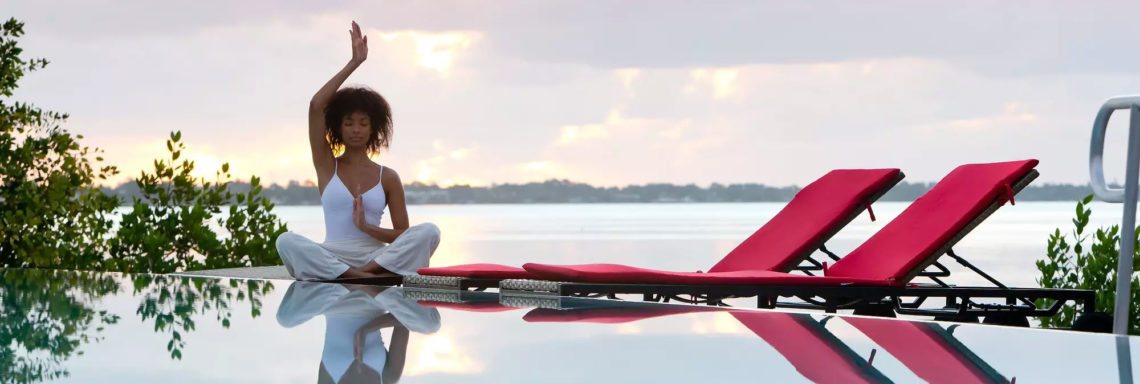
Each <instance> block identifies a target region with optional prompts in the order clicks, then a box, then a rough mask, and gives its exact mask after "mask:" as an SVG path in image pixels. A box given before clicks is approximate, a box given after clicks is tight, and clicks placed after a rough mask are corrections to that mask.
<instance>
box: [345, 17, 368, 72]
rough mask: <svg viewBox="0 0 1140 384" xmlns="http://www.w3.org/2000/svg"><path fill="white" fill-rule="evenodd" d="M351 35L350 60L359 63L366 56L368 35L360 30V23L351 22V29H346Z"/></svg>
mask: <svg viewBox="0 0 1140 384" xmlns="http://www.w3.org/2000/svg"><path fill="white" fill-rule="evenodd" d="M348 34H349V35H351V36H352V62H354V63H357V64H360V63H363V62H364V60H365V59H367V58H368V36H364V34H363V33H361V32H360V25H359V24H356V22H355V21H353V22H352V29H351V30H349V31H348Z"/></svg>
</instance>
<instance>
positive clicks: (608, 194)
mask: <svg viewBox="0 0 1140 384" xmlns="http://www.w3.org/2000/svg"><path fill="white" fill-rule="evenodd" d="M933 185H934V183H908V182H902V183H899V184H898V185H896V186H895V187H894V188H892V189H891V191H890V192H887V194H886V195H884V196H883V197H882V198H881V199H879V201H913V200H914V199H916V198H918V197H919V196H921V195H922V194H924V193H926V191H928V190H929V189H930V188H931V187H932V186H933ZM229 188H230V190H231V191H233V192H239V193H245V192H248V191H249V188H250V185H249V183H245V182H239V181H234V182H230V183H229ZM101 189H102V190H103V192H105V193H107V194H109V195H113V196H116V197H118V198H119V200H120V202H121V204H123V205H124V206H129V205H131V202H132V201H133V199H134V198H136V197H142V195H141V194H140V192H139V189H138V186H137V185H136V184H135V183H134V182H133V181H132V182H126V183H123V184H120V185H119V186H117V187H114V188H112V187H102V188H101ZM799 190H800V187H798V186H786V187H772V186H767V185H764V184H752V183H749V184H716V183H714V184H712V185H710V186H708V187H699V186H697V185H695V184H686V185H676V184H645V185H629V186H625V187H594V186H591V185H589V184H584V183H575V182H571V181H568V180H548V181H545V182H535V183H526V184H496V185H492V186H487V187H472V186H467V185H454V186H449V187H440V186H436V185H427V184H420V183H413V184H409V185H406V186H404V191H405V197H406V199H407V202H408V204H413V205H424V204H450V205H458V204H604V203H762V202H773V203H776V202H787V201H789V200H791V199H792V197H793V196H795V194H796V192H798V191H799ZM1091 193H1092V189H1091V188H1090V187H1089V186H1088V185H1075V184H1041V185H1031V186H1029V187H1027V188H1025V189H1024V190H1022V191H1021V192H1020V193H1018V194H1017V200H1018V201H1072V202H1076V201H1077V200H1080V199H1082V198H1084V197H1085V196H1088V195H1089V194H1091ZM261 194H262V196H264V197H266V198H268V199H269V200H270V201H272V202H273V203H274V204H277V205H279V206H313V205H318V206H319V205H320V195H319V193H318V192H317V187H316V186H315V185H311V183H310V184H300V183H297V182H290V183H289V184H287V185H285V186H281V185H278V184H273V185H270V186H268V187H263V189H262V192H261Z"/></svg>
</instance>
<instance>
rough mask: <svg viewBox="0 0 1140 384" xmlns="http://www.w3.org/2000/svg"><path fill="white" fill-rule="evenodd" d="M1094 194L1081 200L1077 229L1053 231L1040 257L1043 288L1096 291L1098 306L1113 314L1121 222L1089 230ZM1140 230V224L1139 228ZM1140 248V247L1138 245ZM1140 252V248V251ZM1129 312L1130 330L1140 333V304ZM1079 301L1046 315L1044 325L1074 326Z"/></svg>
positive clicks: (1137, 294) (1135, 287) (1136, 260)
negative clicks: (1063, 231) (1064, 231)
mask: <svg viewBox="0 0 1140 384" xmlns="http://www.w3.org/2000/svg"><path fill="white" fill-rule="evenodd" d="M1092 199H1093V196H1092V195H1088V196H1087V197H1085V198H1084V199H1083V200H1081V201H1078V202H1077V209H1076V217H1075V218H1073V230H1072V232H1070V233H1062V232H1061V229H1060V228H1058V229H1056V230H1054V231H1053V233H1052V234H1051V235H1049V243H1048V249H1047V252H1046V257H1045V259H1044V260H1038V261H1037V271H1038V272H1040V276H1039V277H1038V278H1037V283H1038V284H1040V285H1041V287H1042V288H1067V289H1088V290H1092V291H1094V292H1096V308H1097V309H1098V310H1100V311H1103V312H1107V313H1109V314H1112V311H1113V303H1115V302H1116V266H1117V263H1118V262H1119V260H1120V247H1119V245H1120V226H1119V225H1113V226H1110V227H1107V228H1098V229H1097V230H1096V232H1095V233H1092V234H1090V233H1088V224H1089V218H1090V217H1091V216H1092V209H1090V208H1088V205H1089V203H1091V202H1092ZM1136 230H1137V233H1140V228H1138V229H1136ZM1137 245H1140V242H1138V243H1137ZM1134 249H1136V250H1137V251H1140V247H1137V248H1134ZM1138 255H1140V252H1138ZM1132 262H1133V264H1132V268H1133V270H1134V271H1136V270H1140V256H1137V255H1134V256H1133V258H1132ZM1131 296H1132V298H1131V299H1132V301H1131V302H1132V303H1137V302H1140V279H1137V278H1136V277H1135V276H1134V277H1132V292H1131ZM1052 304H1053V301H1052V300H1048V299H1038V300H1037V305H1038V306H1047V305H1052ZM1130 308H1131V310H1130V313H1129V320H1128V324H1129V333H1130V334H1133V335H1137V334H1140V308H1138V307H1137V306H1136V305H1132V306H1131V307H1130ZM1081 309H1082V308H1078V307H1077V306H1076V305H1074V304H1072V303H1069V304H1067V305H1065V306H1064V307H1062V309H1061V312H1060V313H1058V314H1057V315H1056V316H1053V317H1042V318H1041V325H1042V326H1043V327H1070V326H1072V325H1073V321H1075V320H1076V319H1077V317H1078V316H1079V315H1080V314H1081V312H1080V310H1081Z"/></svg>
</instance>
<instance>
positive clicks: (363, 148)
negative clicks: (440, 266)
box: [277, 21, 439, 280]
mask: <svg viewBox="0 0 1140 384" xmlns="http://www.w3.org/2000/svg"><path fill="white" fill-rule="evenodd" d="M349 34H350V35H351V36H352V59H351V60H349V62H348V64H347V65H345V67H344V69H341V70H340V72H338V73H337V74H336V75H335V76H333V78H332V79H331V80H329V81H328V83H326V84H325V85H324V86H323V87H321V89H320V90H319V91H317V94H316V95H314V96H313V100H312V101H310V102H309V146H310V147H311V149H312V152H313V167H314V168H316V171H317V186H318V190H319V191H320V193H321V206H322V208H323V209H324V215H325V241H324V243H317V242H315V241H312V240H310V239H307V238H305V237H304V236H301V235H298V234H296V233H292V232H288V233H284V234H282V235H281V236H279V237H278V238H277V253H278V254H280V255H281V260H282V261H284V262H285V268H286V269H287V270H289V274H290V275H292V276H293V277H294V278H296V279H299V280H328V279H336V278H359V277H373V276H383V275H392V274H398V275H408V274H413V273H415V271H416V270H417V269H420V268H423V267H426V266H427V265H428V259H429V258H431V255H432V253H434V252H435V248H436V246H438V245H439V228H438V227H436V226H435V225H434V224H430V223H426V224H420V225H416V226H414V227H410V228H409V227H408V210H407V207H406V206H405V204H404V185H403V183H401V182H400V175H399V174H397V173H396V171H395V170H393V169H391V168H388V167H385V166H382V165H379V164H376V163H374V162H372V160H371V159H370V155H374V154H377V153H379V151H380V149H382V148H387V147H388V143H390V142H391V139H392V113H391V110H390V109H389V108H388V102H387V101H385V100H384V98H383V97H381V96H380V94H378V93H376V92H375V91H372V90H371V89H368V88H363V87H346V88H344V89H340V90H339V91H338V90H337V89H338V88H339V87H340V85H341V84H343V83H344V81H345V79H347V78H348V76H349V75H350V74H352V71H354V70H356V68H358V67H360V64H361V63H363V62H364V60H365V59H366V58H367V57H368V37H366V36H363V34H361V32H360V26H359V25H357V24H356V22H355V21H354V22H353V23H352V30H350V31H349ZM336 152H340V156H339V157H337V156H336V155H335V153H336ZM385 206H387V207H388V208H389V212H390V213H391V215H392V228H381V227H380V217H381V216H383V214H384V207H385Z"/></svg>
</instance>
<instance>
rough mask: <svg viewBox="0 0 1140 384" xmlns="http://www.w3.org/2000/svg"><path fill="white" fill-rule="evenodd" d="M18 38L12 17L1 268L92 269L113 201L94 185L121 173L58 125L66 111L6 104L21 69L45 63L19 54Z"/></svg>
mask: <svg viewBox="0 0 1140 384" xmlns="http://www.w3.org/2000/svg"><path fill="white" fill-rule="evenodd" d="M21 35H23V23H20V22H18V21H16V20H15V19H9V20H8V21H6V22H4V24H3V25H2V26H0V267H38V268H67V269H95V268H98V266H99V265H100V263H101V262H102V259H103V257H104V254H105V253H106V249H107V247H106V245H107V237H108V235H109V234H110V232H111V228H112V221H111V214H112V211H113V210H114V209H115V207H116V206H118V200H116V199H115V198H113V197H111V196H107V195H106V194H104V193H103V192H102V191H100V190H99V189H98V188H96V187H95V185H94V183H95V182H98V181H102V180H106V179H107V177H108V176H112V175H114V174H116V173H118V171H117V170H116V169H115V167H112V166H100V165H99V164H98V163H99V162H102V161H103V159H102V158H101V157H98V153H99V150H98V149H91V148H88V147H84V146H82V145H80V144H79V140H80V139H82V138H83V137H82V136H73V135H72V134H71V133H70V132H68V131H67V130H66V129H64V128H63V127H62V126H61V125H60V124H61V123H62V122H63V121H65V120H66V119H67V115H66V114H63V113H58V112H51V111H45V110H42V109H39V108H37V107H35V106H34V105H32V104H28V103H24V102H12V101H11V100H10V99H9V98H10V97H11V96H12V95H13V92H14V91H15V90H16V87H17V82H18V81H19V80H20V78H21V77H23V75H24V73H25V72H30V71H34V70H37V69H40V68H43V67H44V66H46V65H47V64H48V62H47V60H44V59H32V60H24V59H22V58H21V57H20V54H21V53H22V52H23V50H22V49H21V48H20V47H19V46H18V45H17V44H16V38H18V37H20V36H21ZM89 155H95V156H96V157H95V162H91V161H89V160H88V158H87V157H88V156H89Z"/></svg>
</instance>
